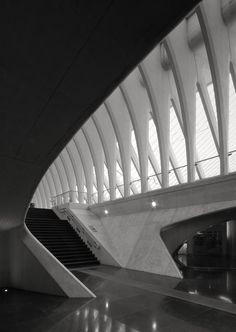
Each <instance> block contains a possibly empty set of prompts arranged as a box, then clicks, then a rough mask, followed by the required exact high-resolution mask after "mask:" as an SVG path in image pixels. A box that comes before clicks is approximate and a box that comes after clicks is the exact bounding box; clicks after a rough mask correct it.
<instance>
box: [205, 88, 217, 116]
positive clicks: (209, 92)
mask: <svg viewBox="0 0 236 332" xmlns="http://www.w3.org/2000/svg"><path fill="white" fill-rule="evenodd" d="M207 91H208V94H209V97H210V101H211V104H212V108H213V111H214V115H215V119H216V121H217V111H216V99H215V91H214V85H213V83H210V84H208V86H207Z"/></svg>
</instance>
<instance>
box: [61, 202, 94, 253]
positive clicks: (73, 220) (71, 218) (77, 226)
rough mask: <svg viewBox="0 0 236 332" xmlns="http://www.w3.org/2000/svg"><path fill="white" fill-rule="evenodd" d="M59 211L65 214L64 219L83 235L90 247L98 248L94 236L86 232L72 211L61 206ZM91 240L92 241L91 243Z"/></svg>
mask: <svg viewBox="0 0 236 332" xmlns="http://www.w3.org/2000/svg"><path fill="white" fill-rule="evenodd" d="M59 211H60V212H61V213H63V214H64V215H65V216H66V219H67V220H68V222H69V223H70V225H71V226H72V227H73V229H74V230H75V231H76V232H77V233H78V234H80V233H82V234H83V235H84V237H85V238H86V242H87V244H88V245H89V246H90V247H91V248H92V247H94V248H95V249H96V250H99V249H100V245H99V244H98V243H97V242H96V241H95V240H94V238H93V237H92V236H91V235H90V234H89V233H88V231H87V230H86V228H85V227H83V226H82V225H80V224H79V223H78V222H77V220H76V218H75V216H74V215H73V213H71V212H70V211H69V210H68V209H67V208H65V207H63V208H60V209H59ZM91 242H92V243H91Z"/></svg>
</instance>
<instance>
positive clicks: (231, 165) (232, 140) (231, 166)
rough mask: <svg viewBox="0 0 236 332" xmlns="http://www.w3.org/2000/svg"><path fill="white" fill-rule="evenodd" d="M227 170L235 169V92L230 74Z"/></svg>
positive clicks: (232, 170) (233, 170)
mask: <svg viewBox="0 0 236 332" xmlns="http://www.w3.org/2000/svg"><path fill="white" fill-rule="evenodd" d="M228 151H229V171H230V172H235V171H236V93H235V87H234V83H233V79H232V76H231V74H230V75H229V138H228Z"/></svg>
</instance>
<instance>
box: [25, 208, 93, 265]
mask: <svg viewBox="0 0 236 332" xmlns="http://www.w3.org/2000/svg"><path fill="white" fill-rule="evenodd" d="M25 223H26V225H27V227H28V228H29V230H30V232H31V233H32V234H33V235H34V236H35V237H36V238H37V239H38V240H39V241H40V242H41V243H42V244H43V245H44V246H45V247H46V248H47V249H48V250H49V251H50V252H51V253H52V254H53V255H54V256H55V257H56V258H57V259H58V260H59V261H60V262H61V263H62V264H64V265H65V267H67V268H68V269H75V268H79V267H84V266H88V265H89V266H90V265H98V264H99V261H98V260H97V258H96V257H95V256H94V254H93V253H92V251H91V250H90V249H89V248H88V247H87V245H86V244H85V243H84V242H83V241H82V239H81V238H80V237H79V236H78V235H77V233H76V232H75V231H74V229H73V228H72V227H71V226H70V224H69V223H68V221H67V220H60V219H59V218H58V217H57V215H56V214H55V213H54V212H53V211H52V210H49V209H37V208H30V209H29V210H28V213H27V216H26V220H25Z"/></svg>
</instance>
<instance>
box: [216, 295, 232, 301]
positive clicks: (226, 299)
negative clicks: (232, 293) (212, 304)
mask: <svg viewBox="0 0 236 332" xmlns="http://www.w3.org/2000/svg"><path fill="white" fill-rule="evenodd" d="M219 299H221V300H223V301H225V302H228V303H232V301H231V300H230V299H229V298H228V297H226V296H223V295H219Z"/></svg>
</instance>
